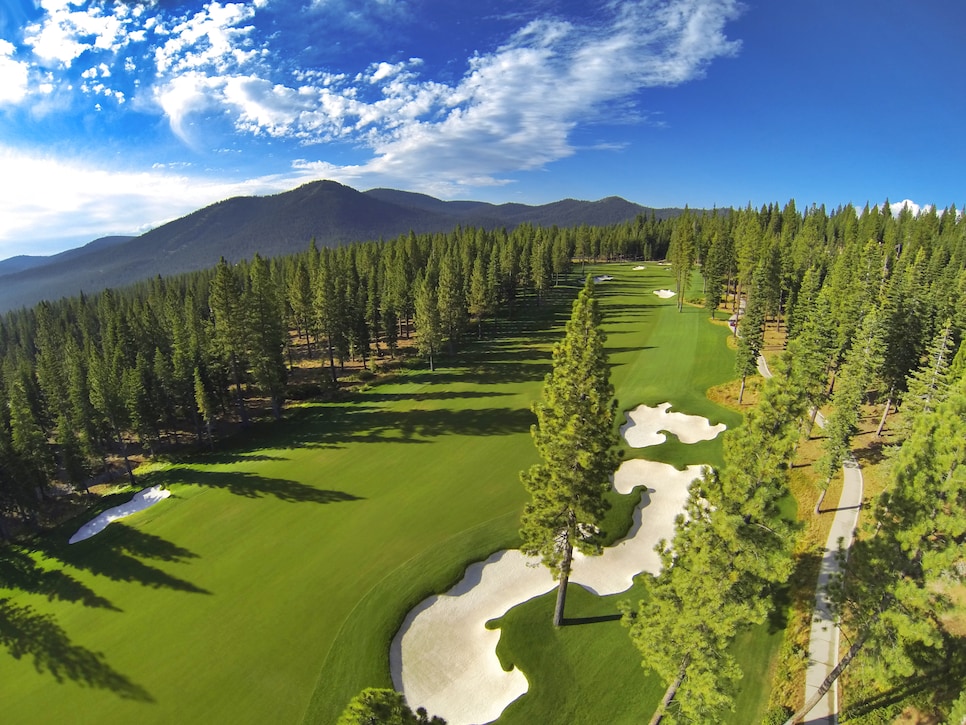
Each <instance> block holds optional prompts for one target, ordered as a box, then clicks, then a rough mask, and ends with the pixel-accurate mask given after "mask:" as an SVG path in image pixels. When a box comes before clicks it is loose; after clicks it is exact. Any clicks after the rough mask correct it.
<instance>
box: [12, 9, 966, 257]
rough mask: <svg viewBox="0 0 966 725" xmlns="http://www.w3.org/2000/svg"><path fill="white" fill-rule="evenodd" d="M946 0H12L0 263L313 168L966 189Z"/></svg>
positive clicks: (962, 110)
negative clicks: (6, 259)
mask: <svg viewBox="0 0 966 725" xmlns="http://www.w3.org/2000/svg"><path fill="white" fill-rule="evenodd" d="M964 28H966V3H962V2H958V0H953V1H950V0H944V1H939V0H919V2H915V3H912V2H899V1H898V0H845V1H843V2H834V1H833V0H797V1H795V0H767V1H766V0H746V1H745V2H732V1H731V0H624V1H618V0H608V1H604V2H596V1H594V0H582V1H580V2H577V1H571V0H561V1H554V0H530V1H529V2H524V3H521V2H519V0H512V1H511V0H507V1H504V0H480V1H479V2H474V3H464V2H460V1H458V0H238V1H237V2H202V1H201V0H123V1H122V0H117V1H115V0H93V1H90V0H3V4H2V5H0V169H2V172H3V173H0V258H5V257H9V256H13V255H15V254H50V253H53V252H57V251H60V250H63V249H66V248H69V247H73V246H78V245H79V244H83V243H86V242H88V241H91V240H92V239H95V238H97V237H99V236H104V235H108V234H133V233H139V232H141V231H144V230H146V229H148V228H151V227H152V226H156V225H158V224H161V223H163V222H165V221H167V220H170V219H173V218H177V217H178V216H181V215H183V214H185V213H188V212H190V211H193V210H195V209H197V208H200V207H202V206H204V205H206V204H209V203H212V202H214V201H218V200H220V199H223V198H226V197H229V196H235V195H239V194H264V193H274V192H278V191H284V190H287V189H290V188H293V187H295V186H297V185H299V184H301V183H304V182H306V181H310V180H313V179H318V178H328V179H335V180H337V181H340V182H342V183H345V184H348V185H349V186H352V187H354V188H357V189H360V190H365V189H369V188H374V187H379V186H386V187H392V188H398V189H406V190H412V191H420V192H425V193H429V194H432V195H434V196H438V197H441V198H446V199H454V198H461V199H480V200H487V201H493V202H505V201H515V202H524V203H545V202H550V201H555V200H557V199H561V198H564V197H574V198H580V199H599V198H602V197H605V196H610V195H618V196H623V197H624V198H626V199H629V200H631V201H635V202H638V203H641V204H645V205H648V206H657V207H661V206H683V205H685V204H689V205H691V206H692V207H711V206H715V205H717V206H744V205H745V204H747V203H748V202H751V203H753V204H755V205H756V206H758V205H761V204H763V203H768V202H773V201H774V202H779V203H782V204H784V203H785V202H786V201H787V200H788V199H790V198H794V199H795V200H796V202H797V204H798V206H799V208H803V207H804V206H807V205H809V204H811V203H820V204H821V203H824V204H827V205H829V206H837V205H839V204H845V203H849V202H851V203H854V204H856V205H858V206H862V205H864V204H866V203H867V202H869V203H879V202H882V201H883V200H885V199H886V198H888V199H889V200H890V201H892V202H896V201H900V200H903V199H910V200H912V201H914V202H916V203H918V204H935V205H937V206H939V207H947V206H949V205H950V204H955V205H956V206H957V207H958V208H962V206H963V204H964V202H966V174H964V173H963V170H964V169H966V143H964V133H963V132H964V129H966V121H964V119H966V92H964V90H963V87H962V83H963V77H964V71H966V44H964V43H963V42H962V39H963V37H964V35H963V33H964Z"/></svg>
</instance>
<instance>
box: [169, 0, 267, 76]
mask: <svg viewBox="0 0 966 725" xmlns="http://www.w3.org/2000/svg"><path fill="white" fill-rule="evenodd" d="M256 7H258V6H251V5H245V4H242V3H226V4H224V5H222V4H221V3H218V2H212V3H210V4H208V5H205V7H204V9H203V10H201V11H200V12H197V13H195V14H194V15H193V16H191V17H190V18H187V19H185V20H184V21H183V22H180V23H178V24H177V25H175V26H174V27H173V28H171V30H170V36H171V37H170V38H169V39H168V40H167V41H166V42H165V43H164V44H163V45H161V46H159V47H158V48H156V49H155V54H154V58H155V63H156V65H157V69H158V72H159V73H161V74H166V73H179V72H184V71H189V70H197V69H201V68H210V69H213V70H214V71H215V72H216V73H224V72H225V71H227V70H228V69H229V68H234V67H237V66H241V65H243V64H245V63H246V62H248V61H250V60H252V59H254V58H256V57H258V56H259V55H260V51H259V50H257V49H254V48H250V47H248V48H246V47H245V46H246V44H247V38H248V36H249V34H250V33H251V31H252V29H253V28H252V26H250V25H248V26H243V27H235V26H237V25H238V24H239V23H243V22H246V21H248V20H251V19H252V17H254V15H255V9H256Z"/></svg>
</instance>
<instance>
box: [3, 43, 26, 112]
mask: <svg viewBox="0 0 966 725" xmlns="http://www.w3.org/2000/svg"><path fill="white" fill-rule="evenodd" d="M15 51H16V48H14V46H13V43H10V42H8V41H6V40H0V104H4V103H13V104H16V103H20V102H21V101H22V100H23V99H24V98H25V97H26V96H27V78H28V70H29V68H28V65H27V64H26V63H25V62H23V61H19V60H16V59H15V58H14V57H13V56H14V53H15Z"/></svg>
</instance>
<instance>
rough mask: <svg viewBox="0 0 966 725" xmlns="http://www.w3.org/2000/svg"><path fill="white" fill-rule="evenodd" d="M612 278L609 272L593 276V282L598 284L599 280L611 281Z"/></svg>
mask: <svg viewBox="0 0 966 725" xmlns="http://www.w3.org/2000/svg"><path fill="white" fill-rule="evenodd" d="M613 279H614V278H613V277H611V276H610V275H609V274H602V275H600V276H599V277H594V284H600V283H601V282H611V281H613Z"/></svg>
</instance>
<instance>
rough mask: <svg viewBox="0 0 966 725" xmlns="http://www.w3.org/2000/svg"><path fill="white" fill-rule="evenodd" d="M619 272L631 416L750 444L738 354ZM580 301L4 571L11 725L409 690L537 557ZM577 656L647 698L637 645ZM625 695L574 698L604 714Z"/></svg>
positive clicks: (309, 716)
mask: <svg viewBox="0 0 966 725" xmlns="http://www.w3.org/2000/svg"><path fill="white" fill-rule="evenodd" d="M606 271H607V272H608V273H610V274H614V275H615V276H616V277H617V278H618V279H617V280H615V281H614V282H612V283H607V284H606V285H601V286H600V288H599V290H600V296H601V299H602V303H603V307H604V312H605V318H606V325H607V329H608V331H609V334H610V338H609V341H608V347H609V351H610V353H611V356H612V358H611V359H612V364H613V366H614V367H613V381H614V383H615V385H616V387H617V394H618V397H619V400H620V405H621V406H622V408H630V407H633V406H634V405H636V404H638V403H641V402H645V403H659V402H663V401H664V400H671V401H672V402H674V403H675V406H679V407H680V409H682V410H686V411H687V412H691V413H700V414H703V415H707V416H708V417H710V418H711V419H712V421H713V422H718V421H724V422H726V423H728V424H729V425H734V424H736V423H737V422H738V416H737V415H735V414H733V413H728V412H727V411H725V410H724V409H721V408H717V407H716V406H714V405H713V404H711V403H709V402H708V401H707V400H706V399H704V397H703V389H704V388H705V387H707V386H708V385H711V384H713V383H715V382H718V381H720V380H721V379H725V378H727V377H728V376H730V369H731V366H732V357H731V355H730V354H729V353H727V351H726V350H725V348H724V341H723V335H725V334H726V330H724V329H723V328H716V327H714V326H712V325H709V324H708V323H707V322H706V321H705V320H704V314H703V313H702V312H701V311H700V310H696V309H692V308H686V309H685V312H683V313H677V312H676V310H674V308H673V300H672V301H665V300H661V299H660V298H658V297H656V296H654V295H653V294H651V290H652V289H655V288H657V287H660V286H665V287H666V286H669V285H668V282H669V279H670V275H667V274H666V273H665V272H663V271H661V270H659V269H658V268H650V269H649V270H648V271H646V272H643V273H642V272H631V271H630V265H628V266H624V267H620V268H613V267H608V268H607V269H606ZM573 292H574V290H573V289H570V290H560V291H559V295H558V300H557V302H556V304H552V305H546V306H545V307H543V308H541V310H540V311H539V314H538V315H536V317H535V319H531V320H529V321H527V322H526V323H515V327H514V329H512V330H509V331H507V332H506V334H504V335H501V337H500V339H499V340H496V341H492V342H485V343H480V344H477V345H474V346H473V347H472V348H471V349H470V350H468V351H467V352H466V353H465V354H464V356H463V357H461V359H460V361H459V362H460V367H451V368H443V369H440V370H437V371H436V372H435V373H432V374H430V373H428V372H425V371H408V372H403V373H400V374H399V375H398V376H397V377H396V379H395V380H393V381H392V382H389V383H386V384H382V385H379V386H377V387H374V388H372V389H370V390H368V391H365V392H363V393H361V394H359V395H358V396H356V397H355V398H354V399H353V400H351V401H349V402H344V403H332V404H316V405H305V406H302V407H300V408H298V409H293V410H290V411H289V412H288V413H287V417H288V419H287V420H286V421H285V422H283V423H281V424H276V425H266V426H256V427H255V429H254V430H252V431H251V433H250V434H248V435H247V436H245V437H244V438H239V439H237V440H236V441H234V442H233V445H232V447H231V448H228V449H224V450H220V451H217V452H215V453H213V454H211V455H208V456H200V457H197V458H194V459H192V460H188V461H183V462H181V463H179V464H170V465H166V466H161V465H159V466H155V467H154V469H153V470H152V471H151V472H150V473H148V474H147V475H144V476H143V477H142V481H143V483H144V484H145V485H150V484H154V483H164V484H166V485H168V486H170V488H171V490H172V492H173V496H172V497H171V498H170V499H168V500H167V501H164V502H162V503H160V504H159V505H157V506H155V507H153V508H152V509H149V510H147V511H145V512H143V513H140V514H138V515H137V517H136V518H132V519H129V520H128V521H127V522H125V523H115V524H113V525H111V526H109V527H108V529H107V530H106V531H105V532H104V533H102V534H100V535H98V536H96V537H94V538H92V539H90V540H88V541H85V542H81V543H79V544H76V545H73V546H68V545H67V544H66V540H67V538H68V537H69V536H70V534H71V533H73V531H74V530H75V529H76V527H77V526H79V525H80V523H82V521H76V522H72V523H71V524H70V525H69V526H64V527H63V528H62V529H61V530H59V531H56V532H53V533H52V534H51V535H49V536H44V537H41V538H38V539H37V540H35V541H33V542H31V543H30V544H29V545H26V546H24V547H21V548H11V549H9V550H8V551H5V552H0V582H5V583H6V586H9V587H10V588H9V589H2V588H0V644H2V645H3V646H0V683H2V685H0V691H2V697H3V703H4V718H5V720H8V721H10V722H65V721H69V722H74V723H83V722H97V723H99V724H103V723H113V722H132V721H137V722H144V723H151V722H157V723H168V722H186V723H190V722H213V721H214V722H224V721H233V722H299V721H305V722H313V723H314V722H320V723H329V722H333V721H334V720H335V718H336V716H337V714H338V712H339V711H340V710H341V709H342V707H343V706H344V704H345V702H346V701H347V700H348V699H349V698H350V697H351V696H352V695H354V694H355V693H356V692H357V691H358V690H359V689H361V688H362V687H364V686H369V685H382V686H385V685H388V684H389V674H388V643H389V641H390V639H391V637H392V635H393V633H394V632H395V629H396V627H397V626H398V624H399V623H400V622H401V620H402V618H403V617H404V616H405V613H406V611H408V609H409V608H410V607H411V606H413V605H414V604H415V603H417V602H418V601H420V600H421V599H422V598H423V597H424V596H426V595H427V594H429V593H430V592H433V591H441V590H444V589H446V588H447V587H448V586H449V585H450V584H452V583H454V582H455V581H457V580H458V579H459V577H460V576H461V574H462V571H463V568H464V567H465V566H466V564H468V563H469V562H471V561H474V560H478V559H482V558H485V557H486V556H487V555H488V554H489V553H491V552H492V551H494V550H497V549H500V548H505V547H509V546H513V545H515V543H516V529H517V526H518V517H519V513H520V511H521V509H522V505H523V503H524V500H525V492H524V491H523V488H522V486H521V485H520V484H519V471H520V470H522V469H523V468H525V467H527V466H529V465H530V464H531V463H533V462H534V461H535V458H536V454H535V451H534V449H533V445H532V443H531V441H530V436H529V426H530V424H531V422H532V421H533V417H532V414H531V413H530V411H529V408H530V404H531V403H532V401H533V400H534V399H536V397H537V396H538V395H539V392H540V386H541V382H542V378H543V376H544V374H545V373H546V372H547V370H548V369H549V364H550V346H551V345H552V343H553V342H554V341H556V340H557V339H558V338H559V336H560V334H561V326H562V324H563V322H564V321H565V319H566V318H567V317H568V315H569V299H571V298H572V295H573ZM684 448H687V456H688V457H689V458H688V461H690V460H700V461H711V462H717V461H718V460H720V442H712V443H710V444H698V445H695V446H687V447H682V446H680V444H677V443H676V442H673V441H672V442H669V443H668V444H665V445H664V446H661V447H660V449H658V451H659V453H660V454H661V455H660V456H656V457H662V456H663V458H662V460H663V459H667V460H671V461H672V462H678V463H683V462H688V461H685V460H683V458H684V455H683V453H684ZM679 449H680V450H679ZM630 455H636V454H633V453H631V454H630ZM648 455H649V456H650V455H652V454H651V453H650V452H649V454H648ZM627 499H629V497H627V498H624V499H622V500H621V501H620V502H618V503H619V504H620V505H618V506H615V509H614V512H613V517H612V521H613V523H612V526H609V528H613V530H614V532H615V535H619V533H621V531H620V529H622V528H623V529H625V530H626V527H627V525H628V523H629V509H630V506H629V505H625V504H626V503H627ZM115 503H116V501H111V502H104V505H105V507H106V506H108V505H114V504H115ZM0 586H4V584H0ZM573 601H574V603H573V607H574V610H573V611H574V612H577V611H578V610H579V609H580V607H582V606H584V605H583V604H581V599H580V596H579V595H575V596H574V597H573ZM585 604H586V606H587V611H589V612H596V611H599V610H600V608H601V607H603V608H604V610H605V611H613V604H612V603H610V602H604V603H603V604H602V603H600V602H586V603H585ZM528 606H530V605H528ZM532 606H533V607H534V608H536V609H539V608H540V607H543V606H545V605H544V604H543V603H541V601H539V600H538V601H536V602H534V603H533V604H532ZM540 616H541V618H542V617H543V614H541V615H540ZM587 616H597V615H593V614H591V615H587ZM508 619H509V618H508ZM547 619H549V617H547ZM598 628H602V629H603V628H606V629H607V630H608V632H609V634H608V636H607V637H606V638H601V637H599V636H598ZM591 632H593V636H591ZM563 634H564V635H565V636H563V637H562V639H568V638H569V639H570V640H571V641H572V642H573V643H574V644H575V645H576V646H577V647H578V649H579V648H580V647H582V646H583V645H582V644H580V643H581V642H583V641H585V640H586V639H587V638H588V637H589V638H590V639H592V640H597V639H600V640H601V641H602V643H603V644H606V641H612V642H613V643H618V642H619V643H621V644H620V645H619V646H623V647H624V650H625V654H624V655H622V657H624V661H625V662H626V663H627V667H628V668H631V669H636V670H637V672H638V673H639V676H641V677H643V673H642V671H641V670H640V667H639V665H638V664H636V663H637V660H636V654H635V653H634V652H633V649H632V648H631V647H630V645H629V641H628V639H627V637H626V633H625V632H623V630H622V629H621V627H620V625H619V624H618V623H616V622H614V621H608V622H604V623H602V624H600V625H593V626H591V627H587V628H580V627H574V628H565V630H563ZM571 634H573V635H574V636H573V637H572V638H571V637H570V635H571ZM508 641H509V640H508ZM594 651H595V652H596V653H597V654H595V655H594V656H593V658H592V659H594V663H589V664H593V667H594V669H593V672H601V671H602V670H601V668H604V669H605V670H606V669H607V667H609V663H610V662H611V660H612V659H613V655H612V654H611V653H610V651H609V650H606V649H598V650H594ZM533 654H534V656H536V657H537V658H540V657H541V656H542V654H541V650H539V648H534V653H533ZM585 659H586V657H585ZM589 664H588V663H587V662H586V661H585V662H583V663H581V664H579V666H578V665H576V664H575V667H576V668H577V669H579V670H586V668H587V667H588V666H589ZM575 671H576V670H575ZM534 679H536V678H534ZM552 679H553V676H551V679H550V680H547V682H546V685H544V684H541V685H540V686H539V687H544V686H547V687H553V686H554V685H553V683H552ZM605 684H606V683H604V682H602V681H600V680H599V679H597V678H596V676H595V679H594V680H593V681H589V680H588V681H585V682H584V684H582V685H581V686H580V687H574V688H573V690H574V692H575V693H576V697H582V698H583V699H584V700H586V701H587V703H588V704H589V703H591V702H592V701H593V700H594V698H595V697H598V696H603V693H602V692H599V691H601V690H603V689H607V688H605V687H604V685H605ZM535 687H537V685H535ZM535 692H537V690H535ZM611 695H612V696H614V697H616V695H614V693H611ZM611 695H608V697H610V696H611ZM528 697H529V696H528ZM525 699H526V698H525ZM634 699H635V701H638V700H637V698H636V697H635V698H634ZM541 701H542V700H541V698H536V697H534V698H532V700H531V702H532V703H534V705H533V706H535V707H537V708H538V710H539V708H540V707H541V706H540V702H541ZM599 712H600V711H599V710H598V714H599ZM642 713H643V709H642ZM642 713H638V716H637V717H638V719H639V717H640V716H641V714H642ZM508 717H509V713H508ZM538 719H539V718H538ZM543 721H545V722H548V721H552V720H546V719H544V720H543ZM571 721H572V722H579V721H580V720H579V719H576V720H571ZM508 722H509V720H508Z"/></svg>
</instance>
